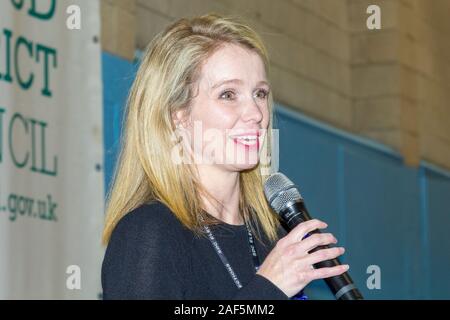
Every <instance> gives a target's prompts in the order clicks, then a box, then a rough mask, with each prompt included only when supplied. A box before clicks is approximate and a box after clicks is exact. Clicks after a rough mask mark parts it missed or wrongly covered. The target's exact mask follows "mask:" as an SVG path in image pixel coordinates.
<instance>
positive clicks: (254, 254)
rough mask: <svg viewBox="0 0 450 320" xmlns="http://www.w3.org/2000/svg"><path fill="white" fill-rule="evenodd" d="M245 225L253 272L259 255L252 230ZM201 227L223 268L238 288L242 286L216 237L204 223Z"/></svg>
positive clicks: (257, 267)
mask: <svg viewBox="0 0 450 320" xmlns="http://www.w3.org/2000/svg"><path fill="white" fill-rule="evenodd" d="M245 226H246V227H247V234H248V243H249V245H250V252H251V254H252V258H253V266H254V267H255V272H256V271H258V269H259V257H258V253H257V252H256V248H255V242H254V240H253V235H252V232H251V231H250V228H249V226H248V225H247V224H245ZM203 228H204V229H205V231H206V233H207V234H208V239H209V241H211V243H212V246H213V248H214V250H216V252H217V255H218V256H219V258H220V260H221V261H222V263H223V265H224V266H225V269H227V271H228V273H229V274H230V276H231V279H233V281H234V283H235V284H236V286H237V287H238V289H240V288H242V284H241V282H240V281H239V278H238V276H237V275H236V273H235V272H234V270H233V268H232V267H231V264H230V263H229V262H228V259H227V257H225V255H224V253H223V251H222V249H221V248H220V246H219V243H218V242H217V240H216V238H215V237H214V235H213V234H212V232H211V230H210V228H209V227H208V226H206V225H204V226H203Z"/></svg>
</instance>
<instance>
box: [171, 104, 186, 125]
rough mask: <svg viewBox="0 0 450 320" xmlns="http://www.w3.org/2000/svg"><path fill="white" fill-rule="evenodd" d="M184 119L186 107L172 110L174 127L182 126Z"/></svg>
mask: <svg viewBox="0 0 450 320" xmlns="http://www.w3.org/2000/svg"><path fill="white" fill-rule="evenodd" d="M185 120H186V109H184V108H183V109H180V110H176V111H174V112H172V121H173V123H174V125H175V127H178V126H183V123H184V121H185Z"/></svg>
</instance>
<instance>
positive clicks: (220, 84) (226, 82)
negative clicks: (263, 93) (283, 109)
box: [211, 79, 270, 89]
mask: <svg viewBox="0 0 450 320" xmlns="http://www.w3.org/2000/svg"><path fill="white" fill-rule="evenodd" d="M228 83H237V84H242V83H243V81H242V80H241V79H228V80H222V81H219V82H217V83H216V84H215V85H213V86H212V87H211V89H216V88H218V87H220V86H222V85H224V84H228ZM261 84H265V85H267V86H268V87H269V88H270V84H269V83H268V82H267V81H263V80H262V81H259V82H258V83H257V84H256V85H257V86H259V85H261Z"/></svg>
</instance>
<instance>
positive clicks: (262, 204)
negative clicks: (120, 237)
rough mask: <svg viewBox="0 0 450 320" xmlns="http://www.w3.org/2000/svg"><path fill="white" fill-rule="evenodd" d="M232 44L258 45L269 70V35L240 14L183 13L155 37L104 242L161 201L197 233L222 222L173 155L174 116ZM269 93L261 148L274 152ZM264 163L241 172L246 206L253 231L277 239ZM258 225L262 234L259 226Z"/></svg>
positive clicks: (110, 200) (133, 103)
mask: <svg viewBox="0 0 450 320" xmlns="http://www.w3.org/2000/svg"><path fill="white" fill-rule="evenodd" d="M227 43H230V44H238V45H241V46H243V47H244V48H247V49H250V50H254V51H256V52H257V53H258V54H259V56H260V57H261V58H262V60H263V62H264V64H265V68H266V71H267V72H269V60H268V54H267V50H266V48H265V47H264V45H263V42H262V40H261V39H260V37H259V36H258V35H257V34H256V33H255V31H253V30H252V29H251V28H250V27H248V26H247V25H245V24H243V23H241V22H239V20H238V19H235V18H230V17H228V18H227V17H222V16H220V15H218V14H208V15H204V16H200V17H195V18H192V19H186V18H184V19H180V20H178V21H176V22H174V23H173V24H171V25H170V26H168V27H167V28H166V29H165V30H163V31H162V32H160V33H159V34H158V35H157V36H156V37H155V38H154V39H153V40H152V41H151V42H150V43H149V45H148V47H147V49H146V52H145V55H144V57H143V59H142V61H141V65H140V67H139V70H138V72H137V76H136V79H135V81H134V83H133V86H132V88H131V91H130V94H129V97H128V101H127V110H126V115H125V118H124V119H126V123H125V124H124V129H125V130H124V135H123V137H122V148H121V151H120V155H119V158H118V161H117V164H116V168H115V173H114V176H113V180H112V183H111V188H110V189H109V191H108V194H107V204H106V220H105V227H104V230H103V244H107V243H108V241H109V238H110V236H111V233H112V231H113V229H114V228H115V226H116V225H117V223H118V221H119V220H120V219H121V218H122V217H123V216H124V215H125V214H127V213H129V212H130V211H132V210H133V209H135V208H137V207H139V206H141V205H143V204H145V203H148V202H150V201H154V200H157V201H160V202H161V203H163V204H165V205H166V206H167V207H168V208H169V209H170V210H171V211H172V212H173V213H174V214H175V216H176V217H177V218H178V219H179V221H180V222H181V223H182V224H183V225H184V226H186V227H187V228H188V229H190V230H191V231H193V232H194V233H195V234H197V235H200V234H203V229H202V225H203V224H216V223H218V221H217V220H214V219H212V218H211V216H209V215H205V214H204V211H203V210H204V209H203V206H202V200H201V197H200V194H203V195H205V196H206V197H208V198H209V199H213V197H212V196H211V195H210V194H209V193H208V192H207V191H206V190H204V188H203V187H202V186H201V185H200V183H199V180H198V176H197V175H196V170H195V168H194V167H193V165H187V164H183V165H179V164H178V165H177V164H176V163H174V162H173V161H172V160H171V150H172V148H173V146H174V142H173V139H172V138H171V137H173V134H174V130H175V126H174V122H173V118H172V114H174V112H176V111H177V110H183V109H185V108H188V107H189V103H190V101H191V100H192V98H193V97H194V88H193V87H194V84H195V83H196V81H197V80H198V78H199V72H200V69H201V65H202V63H204V61H206V59H207V58H208V57H209V56H210V55H211V54H212V53H213V52H214V51H215V50H217V49H218V48H219V47H220V45H223V44H227ZM268 99H269V113H270V120H269V127H268V130H267V133H268V134H267V135H266V139H265V142H264V145H263V148H262V149H263V150H264V149H265V150H267V153H268V155H270V153H271V146H270V141H271V128H272V109H273V98H272V94H271V93H269V98H268ZM263 169H264V168H263V166H262V164H261V161H260V162H259V163H258V164H257V165H256V166H255V167H254V168H252V169H251V170H245V171H242V172H240V174H239V175H240V178H239V179H240V200H239V210H240V213H241V214H242V217H243V219H244V221H245V222H246V223H249V225H250V227H251V228H252V230H253V231H255V226H256V227H257V225H258V223H256V222H257V221H256V220H258V222H259V224H260V225H261V227H262V229H263V231H264V233H265V234H266V236H267V238H268V239H269V240H270V241H276V240H277V239H278V234H277V229H278V227H279V225H280V222H279V220H278V217H277V215H276V214H275V213H274V212H273V211H272V209H271V208H270V206H269V205H268V203H267V200H266V198H265V196H264V191H263V183H264V181H263V177H264V173H263V172H262V170H263ZM265 170H267V168H266V169H265ZM256 229H258V228H256ZM256 231H257V232H256V234H255V236H256V237H257V238H258V239H261V238H260V237H258V233H259V229H258V230H256Z"/></svg>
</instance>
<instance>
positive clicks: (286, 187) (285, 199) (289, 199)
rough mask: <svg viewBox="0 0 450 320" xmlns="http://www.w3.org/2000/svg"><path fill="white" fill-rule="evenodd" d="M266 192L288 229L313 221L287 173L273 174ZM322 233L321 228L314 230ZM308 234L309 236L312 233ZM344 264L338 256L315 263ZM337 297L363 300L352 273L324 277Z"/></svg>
mask: <svg viewBox="0 0 450 320" xmlns="http://www.w3.org/2000/svg"><path fill="white" fill-rule="evenodd" d="M264 193H265V195H266V198H267V201H268V202H269V204H270V206H271V207H272V208H273V209H274V210H275V212H276V213H277V214H278V215H279V216H280V217H281V220H282V223H284V225H285V229H287V231H288V232H289V231H291V230H292V229H294V228H295V227H296V226H297V225H298V224H300V223H302V222H305V221H308V220H311V216H310V215H309V213H308V210H307V209H306V206H305V203H304V201H303V198H302V196H301V195H300V192H299V191H298V190H297V187H296V185H295V184H294V183H293V182H292V181H291V180H289V179H288V178H287V177H286V176H285V175H284V174H282V173H280V172H277V173H274V174H271V175H270V176H269V177H268V178H267V180H266V182H265V183H264ZM312 233H320V231H319V230H318V229H316V230H314V231H312V232H310V233H309V234H312ZM309 234H308V235H309ZM326 248H329V246H318V247H316V248H314V249H312V250H310V251H309V252H310V253H312V252H315V251H317V250H321V249H326ZM340 264H341V263H340V262H339V260H338V259H337V258H335V259H331V260H326V261H322V262H319V263H316V264H314V267H315V268H323V267H328V268H329V267H334V266H337V265H340ZM324 280H325V282H326V284H327V285H328V287H329V288H330V290H331V292H332V293H333V295H334V296H335V298H336V300H363V299H364V298H363V296H362V294H361V293H360V292H359V290H358V289H357V288H356V286H355V284H354V283H353V281H352V279H351V278H350V275H349V274H348V272H345V273H343V274H341V275H338V276H333V277H330V278H326V279H324Z"/></svg>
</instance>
